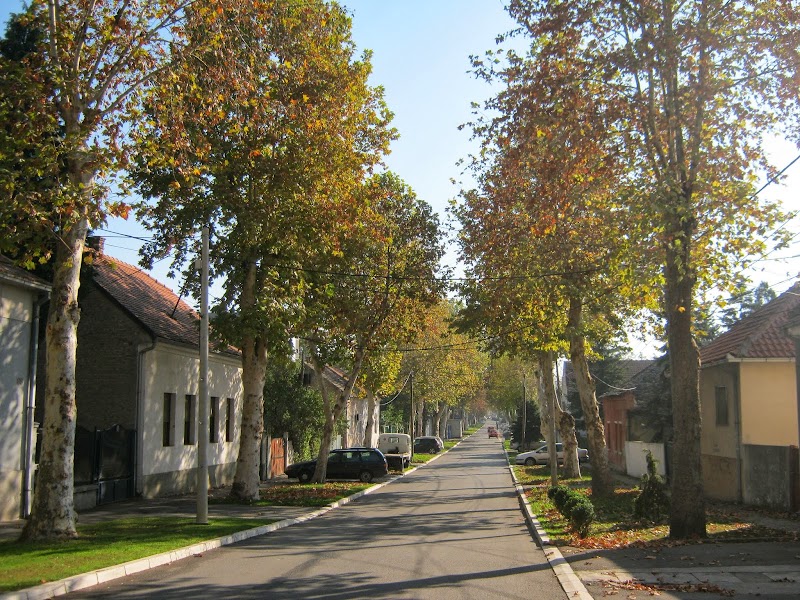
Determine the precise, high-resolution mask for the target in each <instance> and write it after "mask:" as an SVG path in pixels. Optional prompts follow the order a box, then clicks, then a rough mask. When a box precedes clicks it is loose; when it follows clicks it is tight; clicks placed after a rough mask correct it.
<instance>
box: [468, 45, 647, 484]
mask: <svg viewBox="0 0 800 600" xmlns="http://www.w3.org/2000/svg"><path fill="white" fill-rule="evenodd" d="M558 43H560V44H563V45H566V46H567V47H568V48H569V44H570V40H569V39H568V40H566V41H565V40H561V39H559V40H558ZM536 52H537V48H536V44H534V45H533V46H532V48H531V50H530V51H529V52H528V53H527V54H525V55H522V56H520V55H518V54H516V53H515V52H509V53H508V54H507V55H506V61H505V62H504V63H503V64H502V67H498V66H497V64H496V63H494V62H489V63H488V64H484V63H483V62H482V61H480V60H477V59H476V60H475V61H474V66H475V68H476V71H477V73H478V74H479V75H481V76H483V77H486V78H488V79H494V80H499V81H501V82H502V83H504V88H503V89H502V91H501V92H500V93H498V94H497V95H496V96H495V97H494V98H492V99H490V100H489V101H488V102H487V103H486V106H485V113H484V114H479V117H478V119H477V120H476V121H475V122H474V123H472V124H471V125H472V128H473V131H474V134H475V136H476V137H478V138H479V139H480V141H481V153H480V154H479V155H477V156H476V157H473V160H472V162H471V166H472V168H473V170H474V172H475V173H476V175H477V180H478V182H479V188H478V189H477V190H471V191H468V192H466V193H465V194H464V196H463V198H464V203H463V205H462V206H461V207H458V208H457V209H456V211H455V212H456V216H457V217H458V218H459V220H460V222H461V224H462V234H461V243H462V254H463V255H464V256H465V258H466V259H467V261H468V263H470V264H475V265H480V268H479V269H478V270H477V271H476V274H477V275H482V274H488V273H502V274H508V276H507V277H505V279H503V280H498V279H497V278H493V277H484V278H482V279H481V280H480V281H479V282H478V283H476V284H475V285H472V286H468V287H467V288H465V289H466V291H468V293H469V294H470V297H471V298H473V299H474V300H477V301H478V302H480V303H482V304H481V308H480V311H481V313H482V317H481V318H484V319H485V318H486V317H487V316H488V315H489V313H491V314H492V315H496V316H497V317H500V318H501V319H506V320H508V319H509V315H514V314H517V315H525V314H526V313H530V314H531V316H532V317H533V318H534V325H533V327H534V328H535V329H536V330H537V331H536V332H535V333H534V334H533V335H532V336H531V337H533V338H534V339H536V338H538V339H539V340H540V343H542V344H543V347H542V348H535V347H534V350H535V351H536V355H537V356H542V354H541V353H542V352H545V353H547V352H551V351H562V352H567V353H568V354H569V356H570V359H571V361H572V364H573V367H574V371H575V376H576V381H577V383H578V390H579V392H580V394H579V395H580V399H581V406H582V411H583V414H584V420H585V424H586V429H587V433H588V440H589V450H590V453H591V456H592V467H593V468H592V492H593V493H594V494H596V495H608V494H610V493H612V492H613V481H612V478H611V473H610V466H609V464H608V457H607V451H606V446H605V435H604V431H603V423H602V420H601V419H600V412H599V406H598V403H597V399H596V396H595V391H594V385H593V382H592V379H591V375H590V373H589V368H588V363H587V342H586V339H587V337H590V338H591V337H592V336H595V337H597V336H598V335H599V334H600V333H604V331H605V330H608V329H614V328H616V329H619V328H620V327H621V325H622V323H623V319H622V318H621V317H622V316H623V315H625V314H631V313H632V312H633V311H634V310H636V309H640V308H642V307H643V305H642V303H641V300H642V299H645V298H646V296H645V295H644V294H639V295H638V298H639V300H637V301H636V302H632V301H631V299H630V297H631V296H634V294H632V293H626V294H624V295H623V294H622V293H620V290H621V289H623V288H624V289H626V290H632V289H640V288H641V287H642V286H641V285H640V284H639V283H638V282H639V278H641V277H642V275H643V272H644V273H645V274H646V271H645V270H644V269H642V268H641V266H640V265H642V264H644V265H646V264H647V262H646V261H642V260H641V258H642V257H641V254H640V253H637V252H636V250H637V249H638V248H637V246H636V245H635V244H634V242H635V241H636V238H635V237H632V236H631V235H630V234H631V231H635V230H636V226H637V224H638V223H637V221H636V220H634V219H632V218H631V215H630V213H629V212H628V211H626V210H624V207H623V206H622V204H621V198H624V195H625V194H626V190H625V183H624V180H623V178H622V174H623V173H624V169H625V168H626V166H627V162H626V157H625V155H624V153H622V152H621V148H622V147H623V143H624V139H623V136H622V135H621V133H620V132H619V131H617V130H615V128H614V127H613V126H611V125H610V124H613V123H614V121H615V119H616V118H617V113H618V107H617V106H615V105H613V104H603V103H598V102H595V99H594V98H595V92H594V86H593V83H592V82H593V80H594V79H596V78H598V77H599V74H598V73H597V72H596V71H595V70H594V68H593V65H591V64H587V63H581V62H580V61H561V62H557V61H553V62H552V63H546V62H539V61H537V60H536ZM498 269H500V270H498ZM537 273H541V274H542V275H541V276H537V275H536V274H537ZM651 280H652V273H649V278H647V279H645V281H647V282H648V283H649V281H651ZM499 286H502V287H503V288H505V289H507V288H509V287H512V288H515V290H516V291H515V293H514V294H512V295H510V296H507V297H508V298H509V300H510V301H511V302H513V307H512V308H507V307H498V306H497V304H496V303H497V300H496V299H497V298H498V296H499V295H500V294H501V292H499V290H497V289H496V288H498V287H499ZM476 287H482V288H487V289H489V290H490V291H489V292H488V293H487V294H485V296H487V297H488V299H489V303H488V304H487V303H486V302H484V301H483V300H481V296H482V295H484V294H483V293H481V294H479V295H477V296H476V295H475V288H476ZM502 293H504V294H505V293H506V292H502ZM542 303H547V304H548V306H546V307H537V306H536V304H542ZM537 313H538V316H537ZM552 313H558V316H557V318H547V315H548V314H552ZM495 318H496V317H495ZM512 318H513V317H512ZM548 345H549V346H551V347H550V348H548ZM549 364H550V363H549V362H548V363H547V365H549ZM547 365H543V366H542V368H543V369H544V368H546V367H547ZM543 377H547V375H543ZM545 392H546V393H545V399H546V400H547V401H548V403H552V404H551V406H555V410H556V412H557V413H558V424H559V428H560V429H563V431H564V432H572V433H571V434H570V435H567V436H566V437H565V443H566V446H567V450H568V456H569V457H570V459H571V458H572V454H573V452H572V450H573V448H572V446H573V445H574V446H575V448H577V445H576V444H573V443H572V440H573V438H574V437H575V435H574V423H573V422H572V419H571V416H570V415H569V414H568V413H567V412H566V411H563V410H562V409H561V407H560V405H559V403H558V400H557V399H556V398H555V395H554V393H553V392H551V391H550V386H546V387H545ZM547 414H549V411H548V412H547ZM575 452H577V450H575ZM575 456H577V454H576V455H575ZM568 468H569V470H570V471H572V472H574V471H576V470H577V458H575V460H574V461H572V460H570V461H569V464H568Z"/></svg>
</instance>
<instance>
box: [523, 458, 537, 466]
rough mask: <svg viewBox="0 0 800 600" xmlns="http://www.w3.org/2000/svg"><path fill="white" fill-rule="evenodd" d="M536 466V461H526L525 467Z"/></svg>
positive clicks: (530, 459)
mask: <svg viewBox="0 0 800 600" xmlns="http://www.w3.org/2000/svg"><path fill="white" fill-rule="evenodd" d="M535 464H536V461H535V460H534V459H532V458H530V457H528V458H526V459H525V466H526V467H532V466H533V465H535Z"/></svg>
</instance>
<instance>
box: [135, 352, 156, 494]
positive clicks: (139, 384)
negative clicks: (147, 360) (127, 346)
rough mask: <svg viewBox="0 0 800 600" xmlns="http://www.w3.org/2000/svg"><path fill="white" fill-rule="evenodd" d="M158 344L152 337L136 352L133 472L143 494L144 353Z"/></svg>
mask: <svg viewBox="0 0 800 600" xmlns="http://www.w3.org/2000/svg"><path fill="white" fill-rule="evenodd" d="M156 344H157V340H156V337H155V336H153V337H152V341H151V342H150V344H149V345H146V346H145V345H140V346H139V350H138V352H137V353H136V415H135V419H136V436H135V437H134V443H135V444H136V448H135V449H134V453H133V456H134V459H133V460H134V464H133V473H134V482H133V486H134V491H135V492H136V494H137V495H138V494H141V493H142V492H143V491H144V490H143V489H140V488H139V486H140V485H141V483H142V478H143V474H142V473H141V468H142V453H143V452H144V448H143V447H142V444H141V443H140V442H139V440H141V439H142V435H143V433H144V406H143V405H144V391H145V385H144V355H145V354H147V353H148V352H152V351H153V350H155V348H156Z"/></svg>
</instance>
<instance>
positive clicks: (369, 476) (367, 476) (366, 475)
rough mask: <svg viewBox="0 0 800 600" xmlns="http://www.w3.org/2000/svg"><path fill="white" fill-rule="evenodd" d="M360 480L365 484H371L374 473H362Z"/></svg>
mask: <svg viewBox="0 0 800 600" xmlns="http://www.w3.org/2000/svg"><path fill="white" fill-rule="evenodd" d="M358 478H359V479H360V480H361V481H363V482H364V483H369V482H370V481H372V473H370V472H369V471H361V475H359V476H358Z"/></svg>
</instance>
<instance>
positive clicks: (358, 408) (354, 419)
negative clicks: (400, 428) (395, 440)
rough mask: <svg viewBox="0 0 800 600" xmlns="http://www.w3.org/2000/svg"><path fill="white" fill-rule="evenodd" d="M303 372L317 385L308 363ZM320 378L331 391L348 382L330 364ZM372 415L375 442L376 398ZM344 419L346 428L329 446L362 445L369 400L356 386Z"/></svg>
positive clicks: (367, 417) (344, 376) (341, 371)
mask: <svg viewBox="0 0 800 600" xmlns="http://www.w3.org/2000/svg"><path fill="white" fill-rule="evenodd" d="M305 373H306V375H307V376H306V381H307V382H308V383H313V384H314V385H317V383H316V382H314V381H313V369H312V368H311V366H310V365H306V371H305ZM322 378H323V380H324V382H325V385H327V386H328V388H329V389H330V391H331V392H332V393H341V392H342V391H343V390H344V388H345V386H346V385H347V382H348V378H347V374H346V373H345V372H344V371H343V370H342V369H340V368H338V367H332V366H330V365H327V366H326V367H325V370H324V371H323V373H322ZM372 417H373V418H372V439H373V440H374V443H377V440H378V434H379V422H380V402H379V401H378V399H377V398H376V400H375V406H374V409H373V415H372ZM344 419H345V421H346V423H347V429H346V430H345V431H344V432H343V433H342V434H341V436H335V437H334V439H333V440H332V442H331V448H332V449H333V448H350V447H353V446H363V445H364V433H365V431H366V427H367V422H368V420H369V402H368V401H367V397H366V392H364V390H362V389H360V388H359V387H358V386H356V387H354V388H353V392H352V393H351V395H350V399H349V401H348V402H347V407H346V408H345V415H344Z"/></svg>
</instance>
